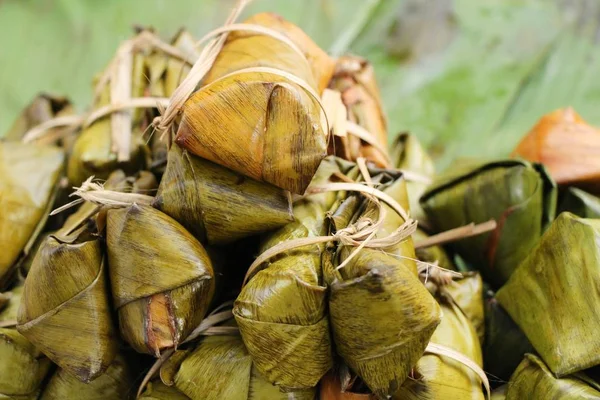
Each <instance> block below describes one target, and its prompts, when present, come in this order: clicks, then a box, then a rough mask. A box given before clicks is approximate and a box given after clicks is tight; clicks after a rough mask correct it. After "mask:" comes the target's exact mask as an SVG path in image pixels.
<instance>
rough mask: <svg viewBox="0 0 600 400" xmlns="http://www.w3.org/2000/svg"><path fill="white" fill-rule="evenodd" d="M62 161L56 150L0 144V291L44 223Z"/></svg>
mask: <svg viewBox="0 0 600 400" xmlns="http://www.w3.org/2000/svg"><path fill="white" fill-rule="evenodd" d="M63 160H64V155H63V152H62V150H60V149H59V148H56V147H52V146H38V145H31V144H22V143H13V142H0V207H1V209H2V213H0V248H1V249H2V252H0V288H2V286H4V284H5V281H6V280H8V278H9V276H8V275H9V272H10V270H11V269H12V267H13V266H14V265H15V262H16V261H17V258H18V257H19V255H20V254H21V253H22V252H23V250H24V249H25V248H26V246H27V245H28V244H29V243H31V244H32V243H33V241H34V240H35V236H37V235H36V233H37V231H38V229H39V228H40V227H41V226H42V225H43V223H44V221H45V220H46V219H45V216H46V215H47V213H48V211H49V210H48V208H49V207H51V199H52V197H53V194H54V191H55V187H56V183H57V182H58V179H59V177H60V173H61V170H62V168H63Z"/></svg>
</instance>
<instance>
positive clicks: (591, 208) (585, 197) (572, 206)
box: [557, 187, 600, 218]
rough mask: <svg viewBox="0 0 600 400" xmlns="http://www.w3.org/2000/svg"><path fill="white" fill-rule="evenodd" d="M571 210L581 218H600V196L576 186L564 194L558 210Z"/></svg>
mask: <svg viewBox="0 0 600 400" xmlns="http://www.w3.org/2000/svg"><path fill="white" fill-rule="evenodd" d="M564 211H568V212H571V213H573V214H575V215H577V216H579V217H581V218H600V198H598V197H596V196H594V195H592V194H589V193H587V192H584V191H583V190H581V189H577V188H574V187H570V188H567V189H566V190H565V192H564V193H563V194H562V196H561V199H560V203H559V205H558V210H557V212H559V213H561V212H564Z"/></svg>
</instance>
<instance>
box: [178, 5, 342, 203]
mask: <svg viewBox="0 0 600 400" xmlns="http://www.w3.org/2000/svg"><path fill="white" fill-rule="evenodd" d="M245 22H246V23H249V24H256V25H261V26H265V27H267V28H271V29H273V30H275V31H278V32H280V33H281V34H283V35H285V36H287V37H288V38H289V39H290V40H291V41H292V42H294V43H295V44H296V46H297V47H298V48H299V49H300V51H301V52H302V53H303V54H304V55H305V57H303V56H302V55H300V54H298V53H297V52H296V51H295V50H294V49H293V48H291V47H290V46H289V45H288V44H286V43H283V42H281V41H279V40H277V39H274V38H272V37H270V36H267V35H263V34H257V33H253V32H244V31H240V32H232V33H230V34H229V36H228V37H227V41H226V42H225V45H224V46H223V49H222V50H221V52H220V53H219V55H218V57H217V59H216V61H215V63H214V65H213V66H212V68H211V70H210V71H209V72H208V74H207V75H206V76H205V77H204V79H203V81H202V83H201V87H200V89H199V90H198V91H196V92H195V93H194V94H193V95H192V96H191V97H190V98H189V99H188V100H187V101H186V103H185V105H184V106H183V109H182V111H183V114H182V119H181V123H180V125H179V130H178V132H177V136H176V138H175V141H176V142H177V144H179V145H181V146H182V147H184V148H186V149H187V150H188V151H190V152H191V153H193V154H195V155H198V156H200V157H202V158H205V159H207V160H210V161H213V162H215V163H217V164H220V165H222V166H224V167H227V168H229V169H231V170H233V171H236V172H239V173H241V174H243V175H245V176H248V177H250V178H253V179H256V180H258V181H264V182H268V183H271V184H273V185H275V186H277V187H280V188H282V189H286V190H289V191H291V192H292V193H300V194H301V193H304V191H305V189H306V187H307V186H308V184H309V183H310V181H311V179H312V177H313V175H314V174H315V172H316V171H317V168H318V166H319V164H320V162H321V160H322V159H323V157H325V155H326V154H327V140H328V132H327V131H326V128H325V124H324V122H325V121H324V119H322V111H321V108H320V107H319V105H318V103H317V101H316V100H315V99H314V98H313V97H311V95H309V94H308V92H306V90H305V89H303V88H301V87H300V86H299V85H298V84H296V83H294V82H293V81H291V80H290V79H289V78H285V77H282V76H279V75H275V74H273V73H270V72H252V73H245V74H241V75H240V74H238V75H234V74H235V73H236V72H237V71H240V70H243V69H245V68H252V67H268V68H275V69H278V70H281V71H284V72H287V73H290V74H293V75H296V76H297V77H298V78H300V79H303V80H304V81H306V83H307V84H308V85H309V86H310V87H311V88H312V89H313V90H314V91H315V92H316V93H318V94H320V93H321V91H322V90H323V89H324V88H325V87H326V86H327V83H328V82H329V80H330V78H331V75H332V73H333V67H334V64H333V61H332V60H331V59H330V58H329V57H328V56H327V54H325V52H323V50H321V49H320V48H318V47H317V45H316V44H315V43H314V42H313V41H312V40H311V39H310V38H309V37H308V36H307V35H306V34H304V32H302V31H301V30H300V29H299V28H298V27H296V26H295V25H293V24H291V23H290V22H287V21H285V20H284V19H283V18H281V17H279V16H276V15H274V14H268V13H265V14H258V15H255V16H254V17H251V18H249V19H248V20H246V21H245ZM307 60H308V61H307ZM230 74H231V75H230ZM241 143H242V144H243V145H242V146H241V145H240V144H241Z"/></svg>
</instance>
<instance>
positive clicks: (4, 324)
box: [0, 319, 17, 328]
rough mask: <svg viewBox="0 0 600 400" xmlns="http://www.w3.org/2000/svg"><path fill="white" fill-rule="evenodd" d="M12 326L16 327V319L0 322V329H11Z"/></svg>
mask: <svg viewBox="0 0 600 400" xmlns="http://www.w3.org/2000/svg"><path fill="white" fill-rule="evenodd" d="M14 326H17V320H16V319H14V320H13V319H11V320H7V321H0V328H12V327H14Z"/></svg>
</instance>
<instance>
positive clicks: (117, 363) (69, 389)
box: [40, 355, 134, 400]
mask: <svg viewBox="0 0 600 400" xmlns="http://www.w3.org/2000/svg"><path fill="white" fill-rule="evenodd" d="M133 382H134V377H133V375H132V374H131V371H130V368H129V365H128V364H127V361H126V360H125V357H124V356H122V355H117V356H116V357H115V359H114V360H113V362H112V363H111V364H110V366H109V367H108V369H107V370H106V372H105V373H104V374H102V375H100V376H99V377H98V378H97V379H95V380H94V381H93V382H90V383H83V382H81V381H79V380H78V379H76V378H74V377H73V375H71V373H69V372H67V371H66V370H64V369H59V370H58V371H57V372H56V373H55V374H54V375H52V377H51V378H50V380H49V381H48V384H47V385H46V388H45V389H44V391H43V393H42V396H41V397H40V400H77V399H85V400H125V399H128V398H130V397H131V395H132V393H133V388H134V385H133Z"/></svg>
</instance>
